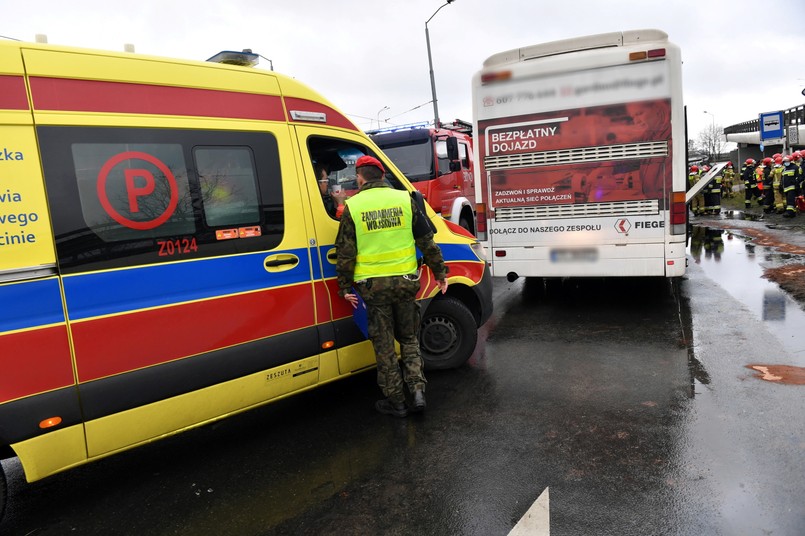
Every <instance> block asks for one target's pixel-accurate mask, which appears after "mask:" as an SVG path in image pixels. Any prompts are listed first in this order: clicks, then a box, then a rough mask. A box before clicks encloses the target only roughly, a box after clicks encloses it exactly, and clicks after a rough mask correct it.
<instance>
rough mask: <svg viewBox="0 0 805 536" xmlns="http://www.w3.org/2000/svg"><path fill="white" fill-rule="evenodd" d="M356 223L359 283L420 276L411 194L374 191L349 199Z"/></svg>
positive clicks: (388, 190) (355, 278)
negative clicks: (387, 278) (394, 277)
mask: <svg viewBox="0 0 805 536" xmlns="http://www.w3.org/2000/svg"><path fill="white" fill-rule="evenodd" d="M346 205H347V206H348V207H349V214H350V216H351V217H352V221H353V222H355V236H356V239H357V244H358V255H357V258H356V259H355V273H354V275H353V278H354V280H355V281H360V280H362V279H368V278H371V277H388V276H394V275H407V274H414V273H416V269H417V262H416V243H415V242H414V234H413V231H412V224H413V213H412V210H411V198H410V197H409V195H408V192H406V191H402V190H394V189H393V188H370V189H367V190H363V191H361V192H360V193H358V194H357V195H355V196H353V197H351V198H350V199H348V200H347V202H346Z"/></svg>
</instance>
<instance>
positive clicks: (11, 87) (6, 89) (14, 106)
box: [0, 75, 29, 110]
mask: <svg viewBox="0 0 805 536" xmlns="http://www.w3.org/2000/svg"><path fill="white" fill-rule="evenodd" d="M28 109H29V107H28V94H27V93H26V91H25V80H24V79H23V77H21V76H8V75H3V76H0V110H28Z"/></svg>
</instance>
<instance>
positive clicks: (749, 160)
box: [744, 158, 755, 166]
mask: <svg viewBox="0 0 805 536" xmlns="http://www.w3.org/2000/svg"><path fill="white" fill-rule="evenodd" d="M744 164H746V165H747V166H753V165H754V164H755V161H754V160H753V159H751V158H747V159H746V162H744Z"/></svg>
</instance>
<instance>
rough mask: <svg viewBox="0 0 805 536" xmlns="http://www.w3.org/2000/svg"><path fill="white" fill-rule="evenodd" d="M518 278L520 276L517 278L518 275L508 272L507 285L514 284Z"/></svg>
mask: <svg viewBox="0 0 805 536" xmlns="http://www.w3.org/2000/svg"><path fill="white" fill-rule="evenodd" d="M519 277H520V276H519V275H517V274H516V273H514V272H509V273H508V274H506V280H507V281H508V282H509V283H514V282H515V281H517V279H518V278H519Z"/></svg>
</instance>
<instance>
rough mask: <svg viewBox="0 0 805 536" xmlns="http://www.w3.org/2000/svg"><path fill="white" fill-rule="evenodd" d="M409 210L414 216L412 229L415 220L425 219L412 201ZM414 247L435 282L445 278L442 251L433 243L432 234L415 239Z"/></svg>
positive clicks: (445, 268)
mask: <svg viewBox="0 0 805 536" xmlns="http://www.w3.org/2000/svg"><path fill="white" fill-rule="evenodd" d="M411 210H412V211H413V214H414V217H413V220H414V221H413V225H412V227H414V226H416V221H417V218H423V217H427V216H424V215H422V213H421V212H419V210H418V209H417V206H416V203H415V202H414V201H413V199H412V200H411ZM416 247H418V248H419V251H421V252H422V259H423V261H424V262H425V264H427V265H428V268H430V269H431V271H432V272H433V277H435V278H436V279H437V280H442V279H444V278H446V277H447V266H446V265H445V264H444V258H443V257H442V250H441V249H440V248H439V246H438V245H437V244H436V242H434V241H433V233H428V234H426V235H424V236H422V237H420V238H417V239H416Z"/></svg>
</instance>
